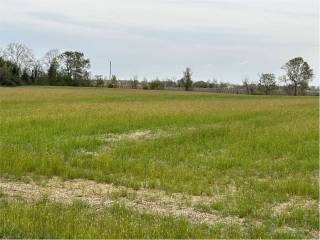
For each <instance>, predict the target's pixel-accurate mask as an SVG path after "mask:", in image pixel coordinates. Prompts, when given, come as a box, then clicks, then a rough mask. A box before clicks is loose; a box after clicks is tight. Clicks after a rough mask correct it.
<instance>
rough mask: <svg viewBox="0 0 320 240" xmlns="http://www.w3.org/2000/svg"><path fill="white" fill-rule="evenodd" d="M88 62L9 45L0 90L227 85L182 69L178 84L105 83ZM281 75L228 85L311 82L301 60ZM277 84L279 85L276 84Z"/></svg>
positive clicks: (267, 87) (250, 89)
mask: <svg viewBox="0 0 320 240" xmlns="http://www.w3.org/2000/svg"><path fill="white" fill-rule="evenodd" d="M89 70H90V60H89V58H86V57H85V55H84V54H83V53H82V52H78V51H65V52H62V53H60V52H59V51H58V50H56V49H54V50H50V51H48V52H47V53H46V54H45V55H44V56H43V57H42V58H41V59H36V58H35V56H34V54H33V51H32V50H31V49H30V48H28V47H27V46H26V45H24V44H21V43H10V44H8V46H7V47H6V48H5V49H4V50H2V51H1V52H0V86H20V85H52V86H95V87H109V88H117V87H123V86H125V87H129V88H142V89H151V90H161V89H167V88H183V89H185V90H186V91H190V90H192V89H194V88H219V87H220V88H223V87H229V86H230V85H231V84H230V83H223V82H220V83H219V82H217V81H216V80H213V81H195V82H194V81H193V80H192V72H191V69H190V68H186V70H185V71H184V72H183V76H182V78H181V79H179V80H171V79H165V80H159V79H155V80H152V81H148V80H147V79H146V78H145V79H143V80H142V81H139V80H138V77H134V78H133V79H130V80H118V79H117V77H116V76H115V75H113V76H112V77H111V79H108V80H105V78H104V77H103V76H101V75H95V76H94V77H91V75H90V72H89ZM282 70H284V72H285V74H284V75H283V76H280V77H279V78H278V79H277V78H276V76H275V74H273V73H261V74H259V79H258V82H250V81H249V79H244V80H243V82H242V85H232V86H237V87H241V88H244V89H246V92H247V94H254V93H257V91H258V92H259V93H263V94H266V95H269V94H271V93H272V92H273V91H274V90H275V89H277V88H279V85H280V84H281V83H282V85H281V87H282V88H283V89H285V90H286V91H287V93H288V94H293V95H298V94H304V92H305V91H306V90H307V89H308V87H309V83H310V81H311V80H312V78H313V75H314V74H313V70H312V68H311V67H310V65H309V64H308V63H307V62H306V61H304V59H303V58H302V57H296V58H293V59H291V60H289V61H288V62H287V63H285V64H284V65H283V66H282ZM278 83H280V84H278Z"/></svg>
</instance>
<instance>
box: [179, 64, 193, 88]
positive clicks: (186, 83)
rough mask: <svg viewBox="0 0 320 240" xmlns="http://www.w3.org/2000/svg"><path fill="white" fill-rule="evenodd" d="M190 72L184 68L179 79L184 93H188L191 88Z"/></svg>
mask: <svg viewBox="0 0 320 240" xmlns="http://www.w3.org/2000/svg"><path fill="white" fill-rule="evenodd" d="M191 76H192V72H191V69H190V68H186V70H185V71H184V72H183V78H182V79H181V83H182V85H183V87H184V88H185V90H186V91H189V90H190V89H191V88H192V79H191Z"/></svg>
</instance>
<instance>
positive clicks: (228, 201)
mask: <svg viewBox="0 0 320 240" xmlns="http://www.w3.org/2000/svg"><path fill="white" fill-rule="evenodd" d="M318 108H319V104H318V98H316V97H285V96H240V95H217V94H209V93H185V92H168V91H140V90H118V89H112V90H108V89H92V88H62V87H61V88H53V87H41V88H40V87H24V88H0V119H1V127H0V175H1V176H2V177H10V178H17V179H19V178H23V177H24V176H27V175H28V176H31V177H32V178H34V179H37V178H39V177H51V176H61V177H63V178H66V179H70V178H71V179H72V178H87V179H92V180H96V181H99V182H107V183H114V184H117V185H123V186H128V187H133V188H135V189H138V188H140V187H142V186H144V187H148V188H155V189H161V190H165V191H167V192H183V193H187V194H192V195H209V196H211V195H212V196H215V195H221V196H223V197H222V198H221V200H219V201H217V202H213V203H212V204H211V205H210V206H199V208H201V210H202V211H211V210H215V211H219V212H221V213H222V214H225V215H228V216H229V215H230V216H238V217H243V218H248V219H251V220H253V219H255V220H259V221H262V222H264V225H263V228H260V230H259V231H261V233H263V234H267V233H269V235H267V237H277V236H275V235H270V234H271V233H270V231H269V230H268V229H269V228H271V226H273V224H276V223H275V222H276V219H273V220H272V221H271V222H270V221H269V220H268V219H270V218H272V216H271V212H270V206H273V205H275V204H277V203H281V202H285V201H289V200H290V199H292V198H299V199H313V200H316V201H318V199H319V191H318V190H319V184H318V172H319V162H318V160H319V151H318V146H319V112H318ZM137 130H153V131H159V130H161V131H164V132H166V133H170V134H168V135H163V136H161V137H159V138H156V139H145V140H139V141H134V140H123V141H119V142H106V141H103V140H102V139H101V136H104V135H105V134H107V133H114V134H121V133H128V132H132V131H137ZM106 147H107V148H108V149H109V150H108V151H103V149H104V148H106ZM81 149H85V150H86V151H88V152H97V153H98V154H97V155H86V156H83V155H79V154H78V152H79V150H81ZM310 209H311V210H310ZM29 211H31V210H29ZM297 211H298V210H297ZM308 211H311V212H312V214H311V215H312V216H313V217H312V218H313V219H314V218H318V216H319V215H318V209H317V207H316V208H314V207H313V208H308V209H305V211H304V212H308ZM302 215H303V214H302V213H301V211H300V212H299V211H298V212H296V213H294V217H293V216H291V215H290V216H289V217H287V218H286V219H287V221H286V224H287V225H288V226H294V227H295V226H303V228H305V229H306V230H307V231H315V230H316V231H317V230H318V226H316V225H315V224H314V221H306V220H305V218H303V217H302ZM26 217H27V216H26ZM84 218H85V216H84ZM284 218H285V217H284ZM267 220H268V221H267ZM134 221H136V220H134ZM159 224H160V223H159ZM195 229H197V227H195ZM48 231H49V230H48ZM50 231H51V230H50ZM50 231H49V232H50ZM52 231H53V230H52ZM199 231H200V230H199ZM255 231H257V229H256V230H255ZM25 232H27V230H25ZM231 232H232V231H231V230H230V233H231ZM170 233H171V235H170ZM196 233H199V235H197V234H196ZM228 233H229V232H228ZM228 233H226V234H227V235H221V236H224V237H228V236H229V235H228ZM21 234H22V233H21ZM52 234H53V232H52ZM97 234H98V233H97ZM159 234H160V233H159ZM161 234H162V235H161ZM161 234H160V235H153V236H154V237H156V236H158V237H176V236H177V235H175V234H174V233H173V232H168V234H169V235H165V233H164V232H161ZM278 234H280V235H279V236H282V235H281V234H283V233H282V232H279V233H278ZM286 234H287V233H284V235H283V237H292V236H287V235H286ZM15 236H20V235H15ZM33 236H38V237H39V235H33ZM46 236H47V235H46ZM50 236H51V237H55V236H60V235H54V234H53V235H50ZM63 236H64V237H65V235H63ZM72 236H75V235H72ZM92 236H106V235H92ZM110 236H112V237H126V235H112V234H111V235H110ZM128 236H129V235H128ZM190 236H191V237H198V236H199V237H200V236H201V237H202V236H203V237H211V236H218V235H205V234H204V235H203V234H201V233H200V232H198V231H197V230H195V232H194V235H192V234H191V235H182V236H181V237H190ZM279 236H278V237H279ZM29 237H32V236H29ZM84 237H89V236H88V235H84ZM130 237H152V236H147V235H130ZM230 237H235V238H236V237H237V236H235V235H230ZM239 237H240V236H239Z"/></svg>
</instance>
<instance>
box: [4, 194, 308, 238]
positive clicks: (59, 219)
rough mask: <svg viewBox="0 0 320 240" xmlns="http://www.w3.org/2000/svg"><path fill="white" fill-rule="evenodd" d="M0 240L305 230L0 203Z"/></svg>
mask: <svg viewBox="0 0 320 240" xmlns="http://www.w3.org/2000/svg"><path fill="white" fill-rule="evenodd" d="M0 214H1V216H2V217H1V218H0V237H1V238H184V239H185V238H268V237H273V238H306V237H309V235H308V233H307V232H306V231H305V230H304V229H300V230H299V231H296V232H291V231H289V230H282V231H275V230H274V229H268V228H267V227H265V226H263V225H254V224H252V223H249V222H248V223H247V227H246V228H245V229H244V228H241V227H240V226H239V225H237V224H214V225H212V226H207V225H201V224H191V223H189V222H187V221H186V220H185V219H183V218H173V217H169V216H168V217H164V216H159V215H150V214H137V213H135V212H133V211H132V210H129V209H126V208H125V207H123V206H121V205H117V204H115V205H113V206H111V207H109V208H104V209H102V210H100V211H99V212H97V211H96V210H95V209H92V208H91V207H89V206H88V205H86V204H84V203H81V202H75V203H73V204H72V205H70V206H65V205H63V204H57V203H49V202H47V201H46V200H43V201H40V202H37V203H35V204H32V205H30V204H26V203H23V202H11V203H10V202H7V201H5V200H1V201H0Z"/></svg>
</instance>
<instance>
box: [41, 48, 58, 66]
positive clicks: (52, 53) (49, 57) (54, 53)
mask: <svg viewBox="0 0 320 240" xmlns="http://www.w3.org/2000/svg"><path fill="white" fill-rule="evenodd" d="M59 55H60V52H59V50H57V49H52V50H49V51H48V52H47V53H46V54H45V55H44V57H43V58H42V62H43V64H44V66H45V67H46V69H49V68H50V66H51V65H52V64H53V63H54V62H56V61H58V58H59Z"/></svg>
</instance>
